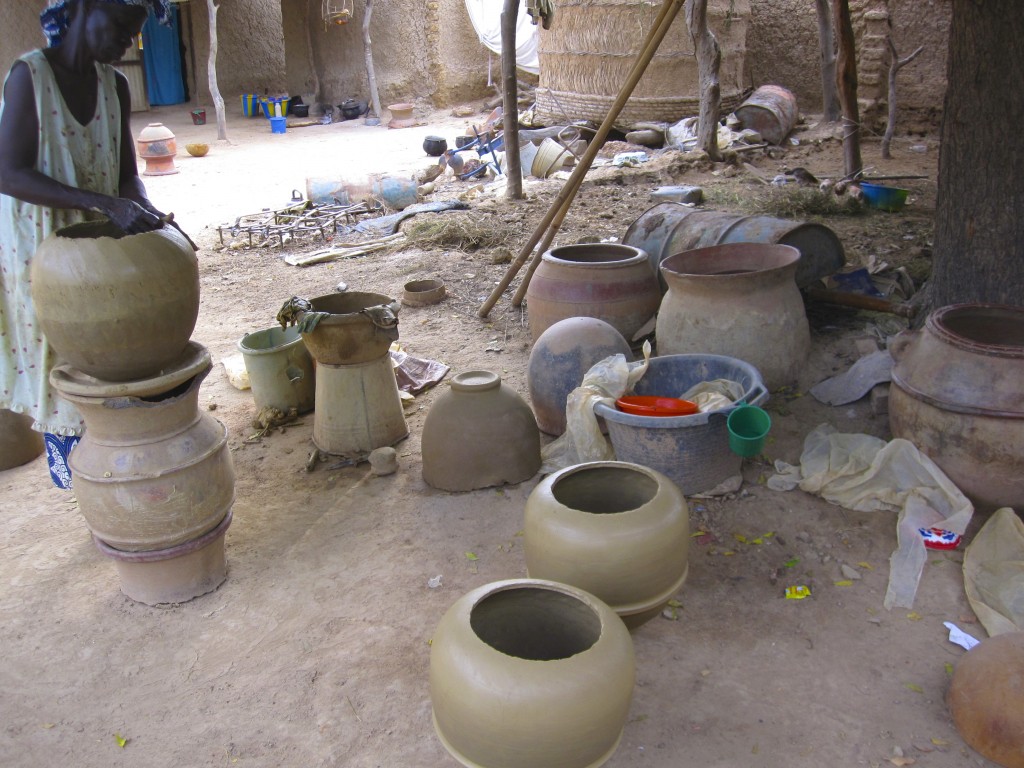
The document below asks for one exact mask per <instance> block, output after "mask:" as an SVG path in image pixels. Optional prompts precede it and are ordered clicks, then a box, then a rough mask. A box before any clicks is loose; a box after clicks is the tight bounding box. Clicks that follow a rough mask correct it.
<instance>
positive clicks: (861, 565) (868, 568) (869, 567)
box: [857, 560, 875, 571]
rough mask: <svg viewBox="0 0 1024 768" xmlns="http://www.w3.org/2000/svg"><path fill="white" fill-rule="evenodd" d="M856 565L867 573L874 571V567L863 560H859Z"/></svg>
mask: <svg viewBox="0 0 1024 768" xmlns="http://www.w3.org/2000/svg"><path fill="white" fill-rule="evenodd" d="M857 565H859V566H860V567H861V568H866V569H867V570H869V571H873V570H875V567H874V566H873V565H872V564H871V563H869V562H866V561H864V560H861V561H860V562H859V563H857Z"/></svg>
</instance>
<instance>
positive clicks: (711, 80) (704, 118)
mask: <svg viewBox="0 0 1024 768" xmlns="http://www.w3.org/2000/svg"><path fill="white" fill-rule="evenodd" d="M686 25H687V26H688V27H689V28H690V38H691V39H692V40H693V44H694V47H695V48H696V49H697V67H698V72H699V75H700V117H699V118H698V119H697V146H698V147H700V148H701V149H703V150H704V152H706V153H707V156H708V157H709V158H710V159H711V160H721V159H722V151H721V150H720V149H719V148H718V118H719V116H720V113H721V111H722V89H721V86H720V85H719V82H718V69H719V67H720V66H721V64H722V50H721V48H719V46H718V41H717V40H715V36H714V35H713V34H712V32H711V29H710V28H709V27H708V0H686Z"/></svg>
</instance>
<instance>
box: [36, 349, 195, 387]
mask: <svg viewBox="0 0 1024 768" xmlns="http://www.w3.org/2000/svg"><path fill="white" fill-rule="evenodd" d="M211 365H212V362H211V357H210V351H209V350H208V349H207V348H206V347H204V346H203V345H202V344H197V343H196V342H194V341H190V342H189V343H188V344H187V345H186V346H185V351H184V352H182V354H181V356H180V357H179V358H178V360H177V361H176V362H175V363H173V364H172V365H170V366H169V367H168V368H167V369H166V370H165V371H164V372H162V373H161V374H160V375H159V376H151V377H150V378H148V379H136V380H135V381H103V380H102V379H97V378H95V377H93V376H90V375H89V374H87V373H83V372H82V371H80V370H78V369H77V368H75V367H74V366H72V365H68V364H66V363H65V364H63V365H58V366H55V367H54V369H53V370H52V371H50V384H52V385H53V387H54V388H55V389H57V390H59V391H60V392H62V393H64V394H67V395H77V396H79V397H97V398H109V397H152V396H154V395H160V394H163V393H164V392H168V391H170V390H172V389H174V388H175V387H176V386H178V385H179V384H183V383H184V382H186V381H188V380H189V379H191V378H192V377H194V376H197V375H198V374H200V373H203V372H204V371H207V370H209V368H210V366H211Z"/></svg>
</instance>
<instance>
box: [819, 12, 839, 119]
mask: <svg viewBox="0 0 1024 768" xmlns="http://www.w3.org/2000/svg"><path fill="white" fill-rule="evenodd" d="M814 4H815V6H817V10H818V45H819V46H820V47H821V111H822V114H823V117H822V119H823V120H824V121H825V122H826V123H834V122H836V121H837V120H838V119H839V116H840V114H841V112H840V110H839V92H838V91H837V90H836V28H835V26H834V25H833V24H832V8H831V6H830V5H829V0H814Z"/></svg>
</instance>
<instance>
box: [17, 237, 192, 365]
mask: <svg viewBox="0 0 1024 768" xmlns="http://www.w3.org/2000/svg"><path fill="white" fill-rule="evenodd" d="M32 301H33V303H34V304H35V311H36V316H37V317H38V321H39V327H40V328H41V329H42V331H43V333H44V334H45V335H46V338H47V340H48V341H49V342H50V345H51V346H52V347H53V348H54V350H56V352H57V354H58V355H59V357H60V358H61V360H62V361H63V362H67V363H69V364H70V365H73V366H74V367H75V368H78V369H79V370H80V371H82V372H84V373H87V374H89V375H90V376H94V377H96V378H97V379H103V380H106V381H129V380H132V379H142V378H146V377H149V376H155V375H158V374H159V373H160V372H161V371H162V370H163V369H164V368H166V367H167V366H168V365H170V364H171V363H173V362H174V361H175V360H176V359H177V358H178V357H179V356H180V355H181V353H182V352H183V351H184V349H185V345H186V344H188V340H189V338H190V337H191V336H192V331H193V330H194V329H195V327H196V318H197V317H198V316H199V262H198V261H197V259H196V254H195V251H194V250H193V249H192V246H191V245H189V243H188V240H186V239H185V237H184V235H182V234H181V233H180V232H178V230H177V229H175V228H174V227H172V226H169V225H168V226H164V227H163V228H162V229H158V230H155V231H153V232H145V233H143V234H139V235H125V234H124V233H122V232H121V231H120V230H119V229H118V228H117V227H116V226H115V225H114V224H112V223H110V222H109V221H102V222H83V223H80V224H73V225H71V226H70V227H65V228H64V229H60V230H57V231H56V232H54V233H53V234H51V235H50V236H49V237H47V238H46V239H45V240H44V241H43V242H42V243H41V244H40V246H39V248H38V250H37V251H36V254H35V256H33V257H32Z"/></svg>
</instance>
